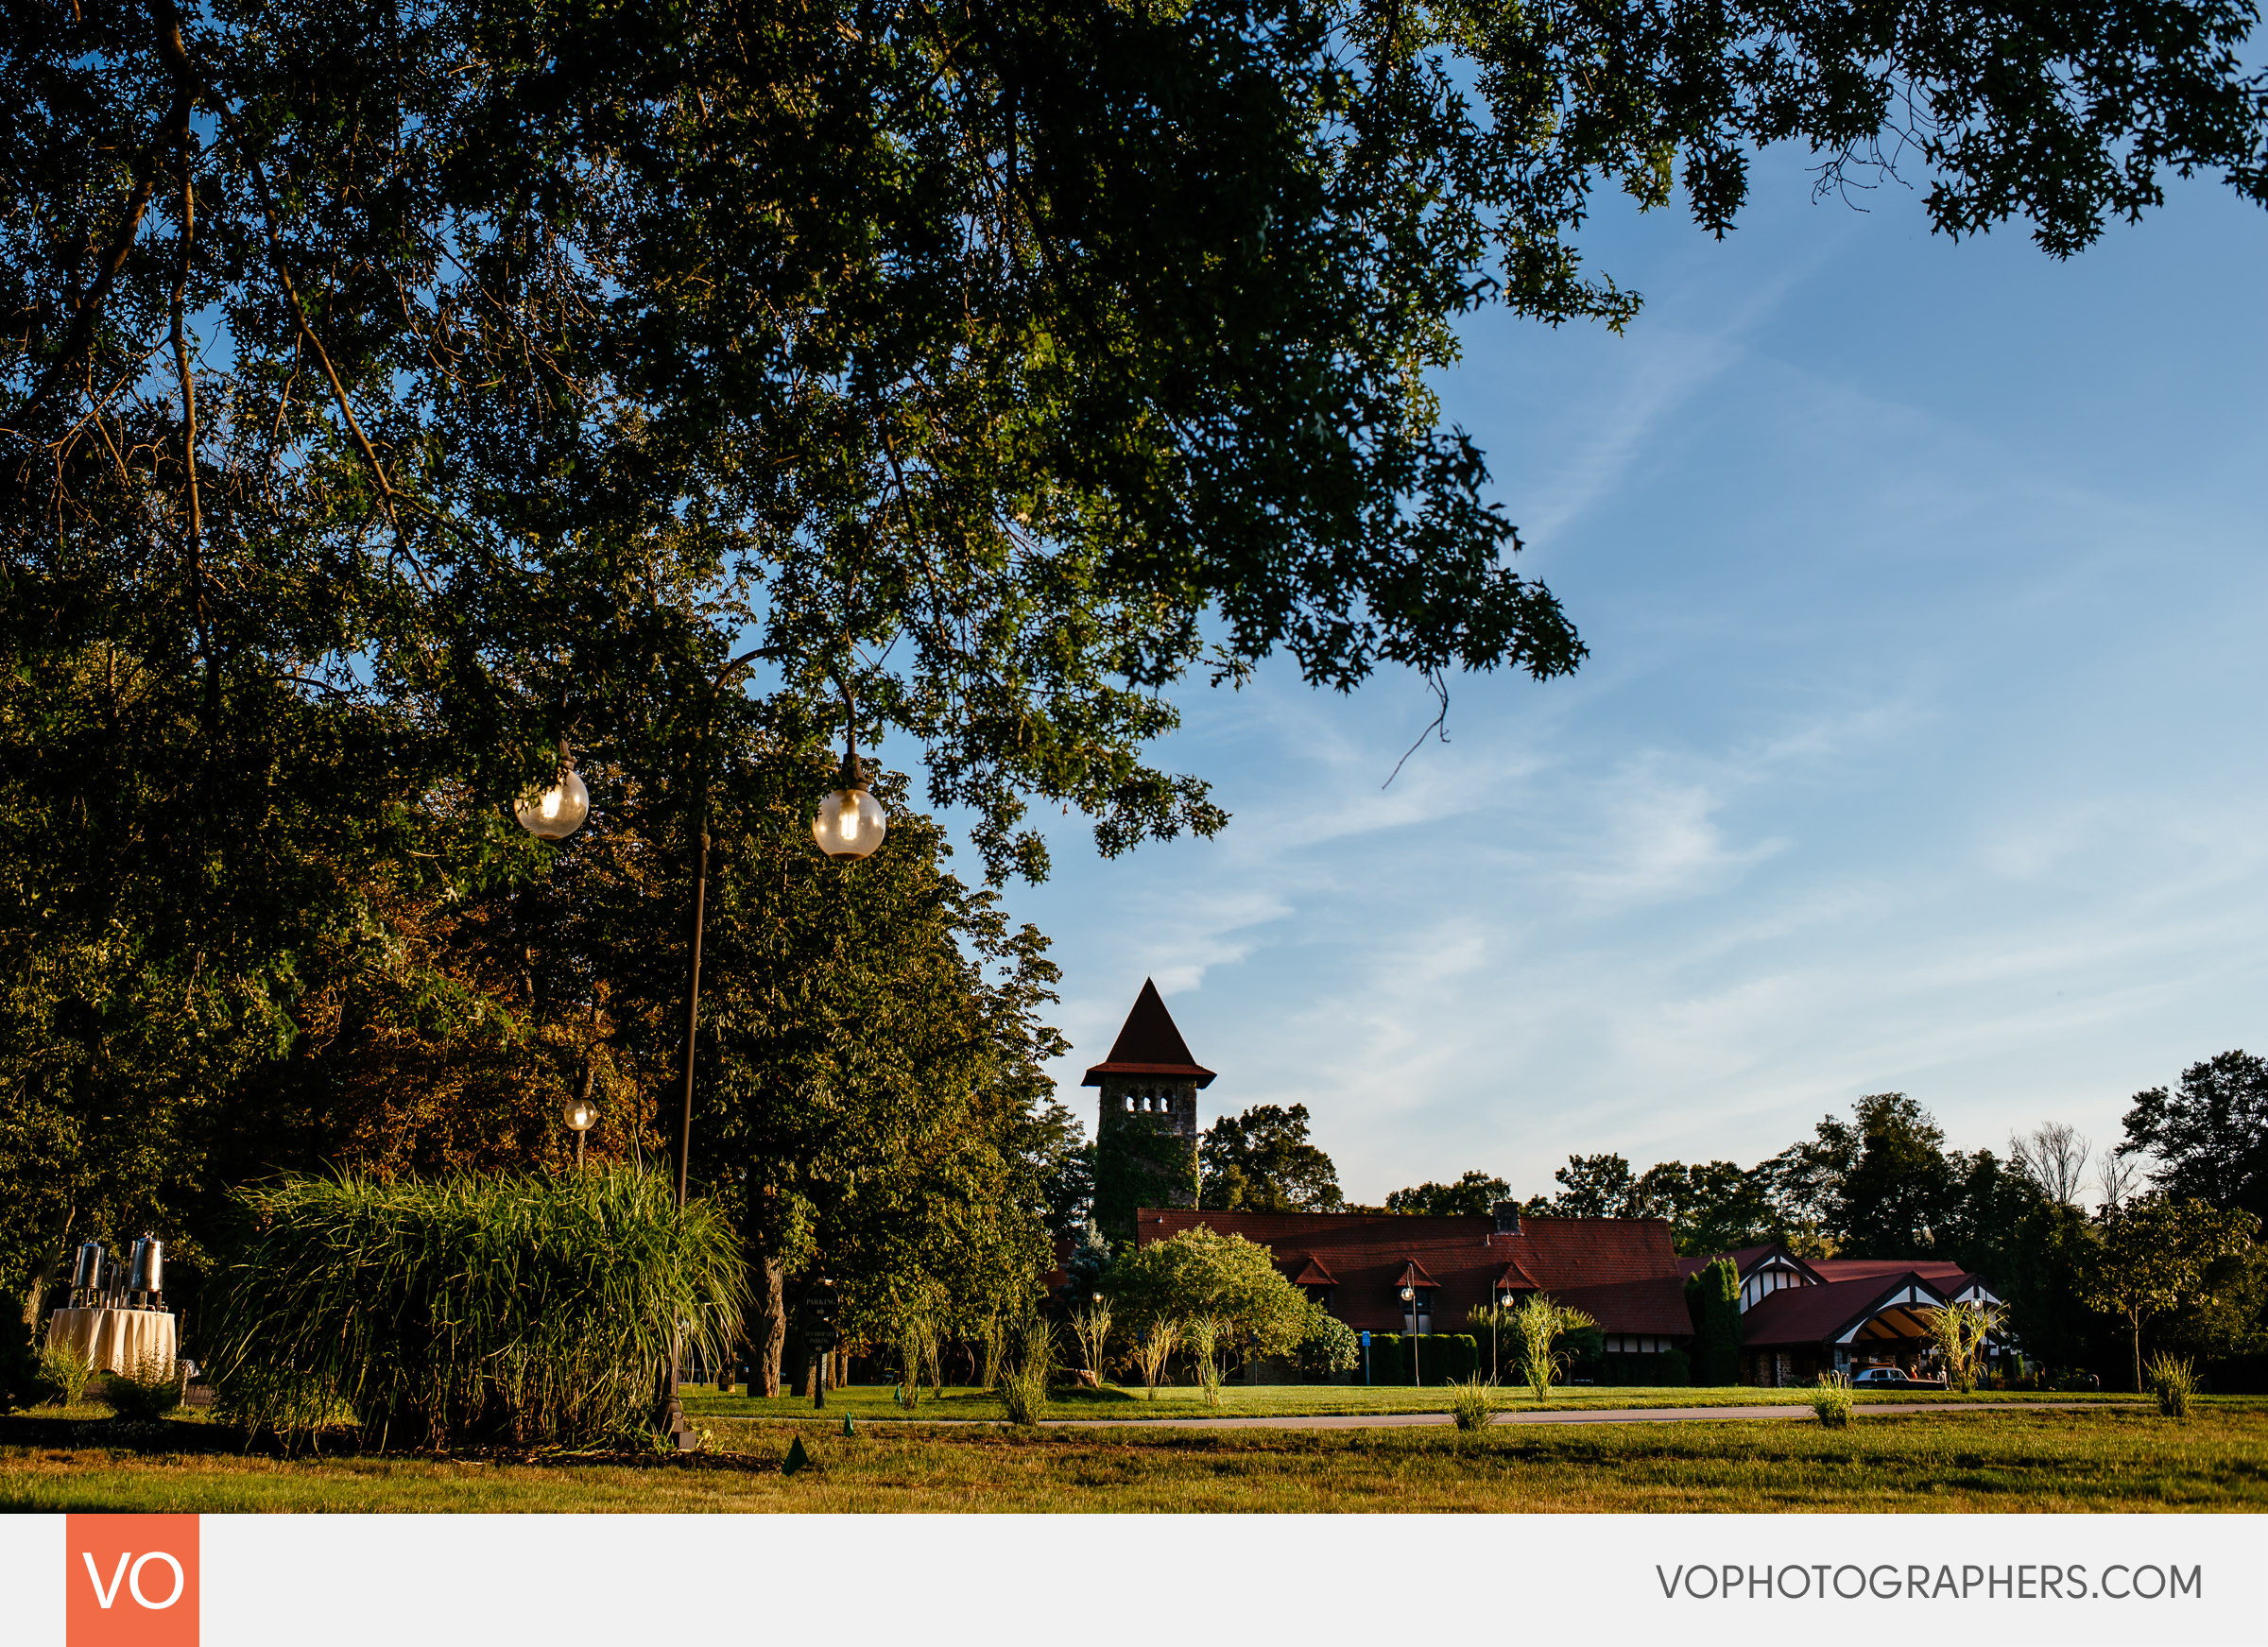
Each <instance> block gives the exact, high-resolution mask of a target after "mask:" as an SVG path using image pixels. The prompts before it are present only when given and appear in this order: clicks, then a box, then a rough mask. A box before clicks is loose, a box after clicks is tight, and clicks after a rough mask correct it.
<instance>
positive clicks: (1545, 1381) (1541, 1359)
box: [1509, 1293, 1598, 1407]
mask: <svg viewBox="0 0 2268 1647" xmlns="http://www.w3.org/2000/svg"><path fill="white" fill-rule="evenodd" d="M1509 1319H1510V1321H1511V1323H1512V1335H1513V1338H1514V1340H1515V1341H1516V1343H1517V1345H1518V1349H1517V1351H1516V1353H1517V1354H1518V1355H1519V1357H1520V1363H1519V1364H1520V1376H1521V1379H1522V1380H1524V1381H1526V1383H1527V1386H1528V1391H1529V1393H1530V1394H1531V1395H1533V1396H1534V1397H1535V1398H1536V1404H1537V1405H1538V1406H1539V1407H1540V1406H1542V1405H1543V1404H1544V1402H1546V1401H1548V1400H1549V1399H1551V1396H1552V1384H1553V1382H1554V1381H1556V1380H1557V1379H1558V1378H1559V1377H1560V1376H1561V1375H1562V1374H1564V1373H1565V1372H1566V1370H1567V1364H1568V1359H1569V1357H1568V1352H1567V1351H1566V1350H1564V1349H1562V1348H1561V1347H1559V1341H1560V1340H1561V1339H1562V1338H1564V1337H1566V1336H1567V1335H1568V1334H1570V1333H1572V1332H1580V1331H1581V1330H1583V1329H1584V1328H1586V1327H1596V1326H1597V1325H1598V1323H1597V1322H1596V1321H1593V1320H1592V1319H1591V1318H1590V1317H1589V1315H1586V1314H1585V1313H1584V1312H1582V1311H1580V1310H1576V1309H1572V1308H1571V1307H1570V1306H1568V1305H1565V1304H1562V1303H1559V1302H1557V1301H1556V1300H1555V1299H1552V1298H1548V1297H1546V1296H1545V1295H1543V1294H1541V1293H1531V1294H1529V1295H1527V1296H1526V1297H1525V1298H1522V1299H1521V1301H1520V1307H1519V1308H1518V1309H1516V1310H1514V1311H1513V1312H1512V1313H1511V1315H1510V1317H1509Z"/></svg>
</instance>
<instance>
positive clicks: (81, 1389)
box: [40, 1344, 94, 1407]
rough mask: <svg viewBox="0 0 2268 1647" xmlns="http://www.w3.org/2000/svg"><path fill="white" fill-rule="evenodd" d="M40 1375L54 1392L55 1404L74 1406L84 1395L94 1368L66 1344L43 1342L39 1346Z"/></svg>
mask: <svg viewBox="0 0 2268 1647" xmlns="http://www.w3.org/2000/svg"><path fill="white" fill-rule="evenodd" d="M40 1377H41V1379H42V1380H43V1381H44V1382H45V1383H46V1385H47V1386H48V1388H50V1389H52V1390H53V1391H54V1392H55V1404H56V1405H57V1406H59V1407H76V1406H77V1405H78V1403H79V1399H80V1398H82V1397H83V1396H85V1395H86V1393H87V1384H88V1382H89V1381H90V1380H92V1379H93V1378H94V1368H93V1367H91V1366H89V1365H88V1364H87V1362H86V1358H85V1357H84V1356H82V1355H80V1354H79V1353H78V1351H77V1350H76V1349H73V1348H71V1347H69V1346H68V1345H61V1344H43V1345H42V1346H41V1347H40Z"/></svg>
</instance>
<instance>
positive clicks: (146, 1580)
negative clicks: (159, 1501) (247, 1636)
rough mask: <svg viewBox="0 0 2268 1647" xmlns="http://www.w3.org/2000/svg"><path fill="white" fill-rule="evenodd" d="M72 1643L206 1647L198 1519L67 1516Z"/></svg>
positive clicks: (67, 1613) (70, 1646) (67, 1608)
mask: <svg viewBox="0 0 2268 1647" xmlns="http://www.w3.org/2000/svg"><path fill="white" fill-rule="evenodd" d="M63 1594H64V1596H65V1597H66V1598H67V1599H66V1601H65V1603H64V1608H63V1618H64V1621H65V1629H64V1640H65V1642H66V1643H67V1647H198V1639H197V1636H198V1584H197V1518H196V1517H195V1516H65V1517H64V1518H63Z"/></svg>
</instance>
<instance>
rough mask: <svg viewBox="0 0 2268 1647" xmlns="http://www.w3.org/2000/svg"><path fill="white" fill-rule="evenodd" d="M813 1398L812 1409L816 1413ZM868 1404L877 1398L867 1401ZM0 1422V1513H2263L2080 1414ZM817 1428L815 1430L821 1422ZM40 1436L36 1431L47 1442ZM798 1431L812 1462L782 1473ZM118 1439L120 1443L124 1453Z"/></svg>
mask: <svg viewBox="0 0 2268 1647" xmlns="http://www.w3.org/2000/svg"><path fill="white" fill-rule="evenodd" d="M832 1399H833V1398H831V1400H832ZM885 1400H886V1393H885ZM28 1422H29V1421H27V1420H25V1419H20V1418H19V1419H0V1508H6V1509H13V1510H45V1511H57V1510H78V1511H98V1510H145V1511H146V1510H172V1511H201V1512H208V1513H214V1512H239V1511H259V1510H297V1511H316V1510H389V1511H410V1510H496V1511H504V1510H518V1511H567V1510H574V1511H619V1510H644V1511H777V1510H824V1511H891V1510H956V1511H957V1510H1017V1511H1054V1510H1102V1511H1188V1510H1206V1511H1332V1510H1363V1511H1382V1510H1524V1511H1543V1510H1558V1511H1609V1510H1639V1511H1643V1510H1702V1511H1712V1510H1713V1511H1774V1510H1791V1511H1820V1510H1826V1511H1861V1510H1863V1511H1912V1510H1920V1511H1930V1510H1984V1511H1996V1510H2008V1511H2018V1510H2020V1511H2038V1510H2050V1511H2054V1510H2067V1511H2108V1510H2162V1509H2175V1510H2248V1511H2261V1510H2268V1403H2262V1402H2260V1401H2258V1400H2251V1401H2247V1400H2242V1399H2237V1398H2229V1399H2226V1400H2208V1401H2207V1402H2204V1403H2201V1405H2200V1410H2199V1412H2198V1414H2197V1415H2196V1416H2195V1417H2194V1418H2193V1419H2192V1420H2191V1422H2189V1423H2187V1424H2177V1423H2174V1422H2172V1421H2171V1420H2168V1419H2164V1418H2160V1417H2159V1416H2157V1415H2156V1413H2155V1412H2154V1411H2150V1410H2148V1409H2146V1408H2141V1407H2139V1406H2136V1405H2133V1404H2127V1405H2123V1406H2105V1407H2102V1408H2099V1409H2094V1410H2088V1411H2082V1412H2053V1411H2038V1412H2023V1413H2003V1414H1986V1415H1974V1414H1972V1415H1955V1414H1950V1413H1949V1414H1945V1415H1936V1414H1929V1415H1914V1416H1884V1417H1877V1418H1865V1417H1862V1418H1860V1420H1859V1421H1858V1422H1857V1423H1856V1424H1855V1425H1853V1426H1852V1428H1851V1429H1849V1430H1847V1431H1826V1430H1822V1429H1820V1428H1819V1427H1818V1426H1817V1425H1816V1424H1814V1423H1812V1422H1809V1421H1801V1420H1799V1421H1794V1422H1787V1421H1757V1420H1727V1421H1726V1422H1723V1423H1715V1422H1703V1423H1693V1424H1675V1425H1668V1424H1649V1425H1619V1424H1603V1425H1586V1426H1580V1427H1573V1428H1542V1429H1538V1428H1521V1429H1513V1428H1503V1427H1500V1428H1497V1429H1493V1430H1489V1431H1486V1432H1481V1433H1474V1434H1460V1433H1457V1432H1456V1431H1454V1430H1451V1429H1447V1428H1433V1427H1425V1428H1417V1429H1409V1428H1404V1429H1394V1430H1367V1431H1331V1432H1315V1431H1253V1430H1242V1431H1229V1432H1222V1431H1211V1432H1201V1431H1191V1430H1185V1429H1178V1428H1176V1427H1172V1426H1165V1425H1160V1426H1155V1427H1153V1426H1133V1425H1129V1426H1125V1427H1123V1428H1115V1427H1114V1428H1112V1429H1108V1430H1100V1431H1098V1430H1043V1431H1039V1432H1030V1431H1025V1432H1017V1431H1012V1430H1009V1429H1007V1428H1005V1427H992V1426H969V1427H965V1428H964V1427H958V1426H944V1425H936V1426H932V1425H927V1424H919V1423H914V1424H869V1425H865V1426H862V1427H861V1428H860V1430H859V1433H857V1434H856V1435H854V1436H851V1437H844V1436H842V1435H841V1434H840V1433H820V1432H817V1431H815V1430H814V1428H813V1427H812V1426H811V1425H809V1424H807V1423H782V1422H778V1421H766V1420H758V1419H734V1418H728V1417H723V1416H721V1415H712V1416H711V1417H709V1418H708V1419H706V1420H704V1422H706V1423H707V1424H708V1427H709V1428H710V1429H711V1432H712V1434H713V1439H714V1442H715V1444H716V1446H717V1448H718V1449H719V1450H718V1451H716V1452H714V1453H713V1454H709V1455H705V1456H699V1457H696V1458H694V1459H691V1460H685V1461H677V1460H670V1461H653V1462H648V1463H645V1464H643V1465H636V1464H631V1463H627V1462H624V1461H616V1460H604V1461H599V1460H592V1461H577V1460H565V1459H562V1460H553V1461H548V1462H543V1461H527V1460H516V1461H501V1462H482V1461H472V1460H460V1459H443V1460H436V1459H428V1458H359V1457H319V1456H318V1457H301V1458H299V1459H293V1460H283V1459H278V1458H270V1457H265V1456H259V1455H246V1454H244V1453H242V1452H239V1451H236V1450H232V1449H230V1448H226V1447H224V1448H223V1450H206V1449H210V1448H213V1447H214V1446H215V1444H219V1443H223V1442H225V1441H226V1440H227V1434H226V1433H225V1432H223V1431H221V1430H220V1429H219V1428H218V1427H217V1426H212V1425H206V1424H200V1423H196V1422H189V1421H184V1422H180V1423H178V1424H176V1425H173V1426H170V1427H167V1428H166V1429H165V1430H163V1432H162V1433H160V1434H158V1435H156V1436H153V1437H152V1438H151V1439H150V1440H149V1442H148V1444H147V1449H146V1450H129V1449H127V1448H124V1447H117V1446H105V1445H102V1444H101V1442H102V1438H101V1437H100V1436H99V1435H98V1434H97V1433H94V1432H95V1431H97V1430H98V1426H93V1425H89V1426H84V1427H77V1428H75V1430H74V1432H73V1433H71V1434H70V1435H69V1436H68V1438H67V1441H66V1442H63V1443H59V1444H50V1445H41V1444H37V1442H36V1439H35V1433H34V1432H33V1431H31V1430H30V1429H28V1428H27V1427H26V1426H27V1424H28ZM838 1422H839V1416H838ZM46 1431H47V1433H49V1434H50V1435H53V1434H54V1433H57V1427H56V1426H54V1425H52V1424H48V1425H47V1426H46ZM798 1436H800V1437H801V1438H802V1439H803V1440H804V1443H805V1446H806V1448H807V1449H808V1450H810V1451H811V1453H812V1454H813V1455H814V1456H815V1458H816V1468H814V1469H811V1470H808V1471H806V1472H804V1473H801V1474H799V1475H796V1476H793V1477H785V1476H782V1473H781V1469H780V1465H781V1461H782V1457H783V1455H784V1454H785V1452H786V1450H787V1448H788V1446H789V1443H790V1442H791V1440H793V1439H794V1438H796V1437H798ZM120 1439H121V1440H124V1439H125V1437H124V1436H123V1435H122V1436H121V1437H120Z"/></svg>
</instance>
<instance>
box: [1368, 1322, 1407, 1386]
mask: <svg viewBox="0 0 2268 1647" xmlns="http://www.w3.org/2000/svg"><path fill="white" fill-rule="evenodd" d="M1370 1381H1371V1382H1372V1383H1374V1384H1406V1383H1408V1382H1409V1381H1410V1364H1409V1361H1408V1358H1407V1357H1406V1356H1404V1354H1403V1353H1402V1347H1401V1334H1400V1333H1399V1332H1373V1333H1372V1334H1371V1335H1370Z"/></svg>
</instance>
